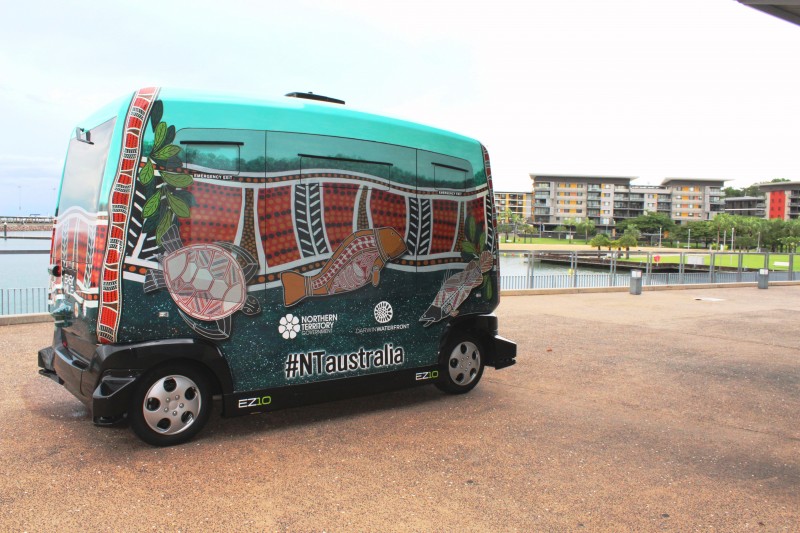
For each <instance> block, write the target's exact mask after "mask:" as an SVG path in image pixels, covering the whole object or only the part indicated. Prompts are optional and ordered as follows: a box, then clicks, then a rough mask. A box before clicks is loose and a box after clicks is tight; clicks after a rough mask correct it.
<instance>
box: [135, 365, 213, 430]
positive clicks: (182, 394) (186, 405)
mask: <svg viewBox="0 0 800 533" xmlns="http://www.w3.org/2000/svg"><path fill="white" fill-rule="evenodd" d="M210 414H211V388H210V386H209V383H208V379H207V378H206V376H205V374H204V373H203V372H202V371H200V370H198V369H196V368H194V367H191V366H188V365H186V366H184V365H178V366H172V365H167V366H161V367H158V368H155V369H153V370H152V371H150V372H148V373H147V374H146V375H145V376H144V378H142V379H141V380H140V381H139V384H138V386H137V387H136V390H135V392H134V394H133V398H132V399H131V405H130V408H129V410H128V419H129V420H130V424H131V429H133V432H134V433H136V435H137V436H138V437H139V438H140V439H142V440H143V441H145V442H147V443H148V444H152V445H154V446H172V445H175V444H181V443H183V442H186V441H188V440H189V439H191V438H192V437H194V436H195V435H197V433H199V432H200V430H201V429H203V426H204V425H205V424H206V422H207V421H208V417H209V415H210Z"/></svg>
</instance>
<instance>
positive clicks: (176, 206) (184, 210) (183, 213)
mask: <svg viewBox="0 0 800 533" xmlns="http://www.w3.org/2000/svg"><path fill="white" fill-rule="evenodd" d="M166 193H167V201H168V202H169V207H170V209H172V212H173V213H175V215H176V216H178V217H180V218H189V214H190V213H189V206H188V205H186V202H184V201H183V200H181V199H180V198H178V197H177V196H175V195H173V194H171V193H170V192H169V189H166Z"/></svg>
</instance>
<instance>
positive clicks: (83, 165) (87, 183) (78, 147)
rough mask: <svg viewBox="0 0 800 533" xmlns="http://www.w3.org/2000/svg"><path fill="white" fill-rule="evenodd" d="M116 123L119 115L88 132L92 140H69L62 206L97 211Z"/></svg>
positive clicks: (62, 186)
mask: <svg viewBox="0 0 800 533" xmlns="http://www.w3.org/2000/svg"><path fill="white" fill-rule="evenodd" d="M115 123H116V118H113V119H111V120H108V121H106V122H104V123H102V124H100V125H99V126H97V127H96V128H94V129H93V130H91V131H90V132H88V133H89V140H90V142H84V141H79V140H78V139H77V138H75V139H72V140H71V141H70V143H69V151H68V152H67V163H66V165H65V166H64V178H63V180H62V183H61V197H60V199H59V202H58V205H59V206H69V207H79V208H82V209H84V210H86V211H88V212H90V213H95V212H97V208H98V203H99V200H100V187H101V185H102V183H103V174H104V172H105V169H106V160H107V159H108V149H109V146H110V145H111V135H112V134H113V133H114V124H115Z"/></svg>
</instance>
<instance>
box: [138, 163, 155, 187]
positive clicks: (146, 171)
mask: <svg viewBox="0 0 800 533" xmlns="http://www.w3.org/2000/svg"><path fill="white" fill-rule="evenodd" d="M139 181H141V182H142V183H143V184H145V185H150V182H151V181H153V162H152V161H149V160H148V161H147V164H146V165H145V166H144V168H142V170H141V171H140V172H139Z"/></svg>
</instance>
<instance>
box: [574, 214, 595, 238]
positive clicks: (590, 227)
mask: <svg viewBox="0 0 800 533" xmlns="http://www.w3.org/2000/svg"><path fill="white" fill-rule="evenodd" d="M575 229H576V230H577V231H578V233H583V242H587V241H588V240H589V234H590V233H592V234H593V233H594V232H595V230H596V226H595V224H594V221H593V220H591V219H588V218H587V219H586V220H581V221H580V222H578V223H577V224H576V225H575Z"/></svg>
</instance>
